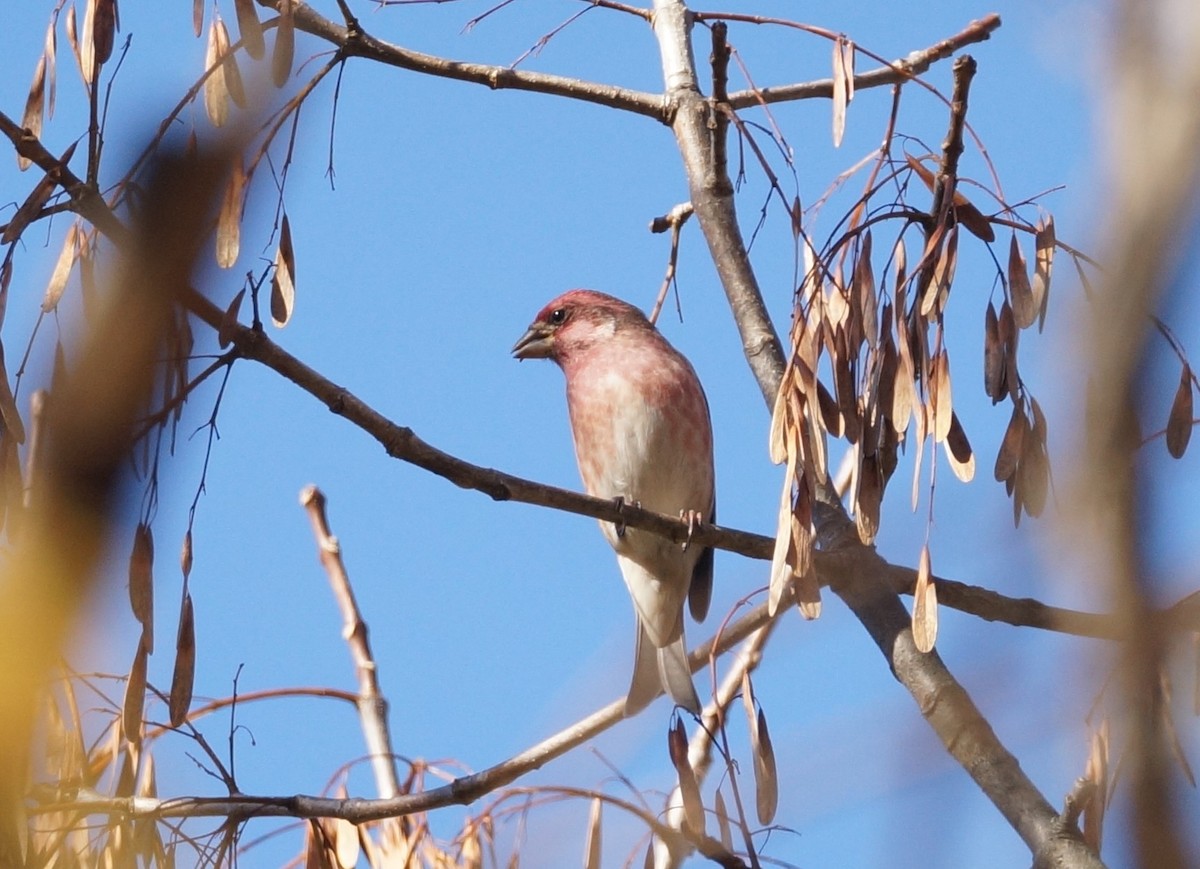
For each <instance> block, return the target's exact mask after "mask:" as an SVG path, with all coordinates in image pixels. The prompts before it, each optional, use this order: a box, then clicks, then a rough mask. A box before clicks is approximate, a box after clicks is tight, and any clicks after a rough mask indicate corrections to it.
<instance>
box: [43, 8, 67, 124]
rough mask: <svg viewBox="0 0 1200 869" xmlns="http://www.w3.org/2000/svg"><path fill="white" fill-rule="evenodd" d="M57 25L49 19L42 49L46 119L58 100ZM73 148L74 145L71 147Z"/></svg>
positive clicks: (55, 21) (56, 18) (56, 21)
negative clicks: (55, 27)
mask: <svg viewBox="0 0 1200 869" xmlns="http://www.w3.org/2000/svg"><path fill="white" fill-rule="evenodd" d="M57 23H58V16H57V15H55V16H53V17H52V18H51V19H50V24H49V26H47V27H46V44H45V47H44V48H43V49H42V51H43V53H44V56H45V58H46V117H47V118H53V117H54V104H55V102H56V101H57V99H58V36H57V34H56V33H55V31H54V26H55V25H56V24H57ZM72 147H74V145H72Z"/></svg>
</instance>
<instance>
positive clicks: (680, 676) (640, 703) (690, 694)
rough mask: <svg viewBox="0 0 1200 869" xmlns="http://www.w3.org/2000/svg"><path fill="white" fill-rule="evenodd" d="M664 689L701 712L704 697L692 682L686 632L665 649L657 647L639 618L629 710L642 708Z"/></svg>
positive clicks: (689, 706)
mask: <svg viewBox="0 0 1200 869" xmlns="http://www.w3.org/2000/svg"><path fill="white" fill-rule="evenodd" d="M664 690H665V691H666V692H667V693H668V694H670V695H671V699H672V700H674V701H675V702H676V703H677V704H679V705H680V706H682V707H683V708H684V709H686V710H688V711H689V712H692V713H694V714H696V715H699V714H700V698H699V697H698V696H697V695H696V686H695V685H693V684H692V671H691V669H690V668H689V667H688V660H687V646H686V645H685V643H684V638H683V633H682V632H680V634H679V637H678V639H676V640H675V641H674V642H672V643H668V644H667V645H665V646H663V647H662V648H661V649H660V648H655V646H654V643H653V642H652V641H651V640H650V636H649V635H648V634H647V633H646V629H645V627H643V626H642V620H641V619H640V618H639V619H638V636H637V646H636V648H635V651H634V665H633V681H632V683H631V684H630V686H629V694H628V695H627V696H626V697H625V714H626V715H627V716H628V715H634V714H636V713H638V712H640V711H641V710H642V709H644V708H646V706H647V705H648V704H649V703H650V701H651V700H653V699H654V698H655V697H657V696H658V695H659V693H661V692H662V691H664Z"/></svg>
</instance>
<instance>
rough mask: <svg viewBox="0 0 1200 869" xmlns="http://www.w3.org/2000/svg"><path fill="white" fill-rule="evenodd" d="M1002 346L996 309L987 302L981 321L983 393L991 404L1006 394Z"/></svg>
mask: <svg viewBox="0 0 1200 869" xmlns="http://www.w3.org/2000/svg"><path fill="white" fill-rule="evenodd" d="M1004 367H1005V366H1004V345H1003V344H1002V343H1001V342H1000V321H999V319H998V318H997V317H996V308H995V307H994V306H993V305H992V303H991V302H988V306H987V313H986V314H985V315H984V320H983V391H984V394H985V395H987V397H988V398H990V399H991V400H992V404H997V403H998V402H999V401H1000V400H1001V399H1002V398H1004V396H1005V395H1006V394H1007V392H1008V390H1006V389H1005V388H1004Z"/></svg>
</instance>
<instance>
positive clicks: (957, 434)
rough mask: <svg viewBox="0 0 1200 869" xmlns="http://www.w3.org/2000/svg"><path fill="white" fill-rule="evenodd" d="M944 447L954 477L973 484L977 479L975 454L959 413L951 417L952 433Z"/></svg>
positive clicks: (947, 435) (949, 434)
mask: <svg viewBox="0 0 1200 869" xmlns="http://www.w3.org/2000/svg"><path fill="white" fill-rule="evenodd" d="M942 446H944V447H945V448H946V458H947V459H948V460H949V462H950V470H952V471H953V472H954V476H956V477H958V479H959V480H961V481H962V482H964V483H969V482H971V480H973V479H974V478H975V454H974V453H973V452H971V442H970V441H969V440H967V433H966V431H964V430H963V427H962V423H961V422H959V419H958V414H957V413H952V414H951V415H950V431H949V432H948V433H947V434H946V440H945V442H944V443H943V444H942Z"/></svg>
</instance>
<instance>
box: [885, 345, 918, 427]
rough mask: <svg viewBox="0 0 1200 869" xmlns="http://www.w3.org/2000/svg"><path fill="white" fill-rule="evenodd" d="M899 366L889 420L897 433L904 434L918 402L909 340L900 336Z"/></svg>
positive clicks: (893, 387)
mask: <svg viewBox="0 0 1200 869" xmlns="http://www.w3.org/2000/svg"><path fill="white" fill-rule="evenodd" d="M897 343H898V345H899V364H897V365H896V379H895V381H894V383H893V384H892V408H891V414H890V416H889V418H890V419H891V421H892V426H893V427H894V428H895V429H896V431H898V432H900V433H903V432H905V431H906V430H907V429H908V423H909V420H910V419H911V417H912V409H913V404H914V403H915V402H916V392H915V388H914V386H913V379H914V375H913V363H912V356H911V355H910V353H909V349H908V340H907V338H905V337H904V336H900V340H899V341H898V342H897Z"/></svg>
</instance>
